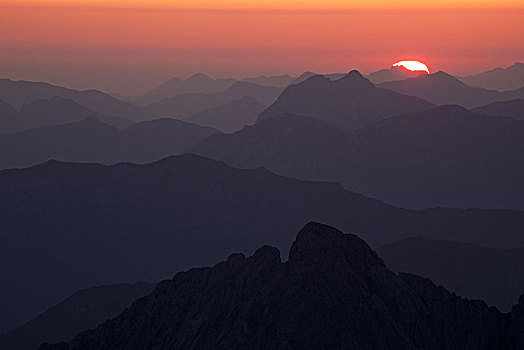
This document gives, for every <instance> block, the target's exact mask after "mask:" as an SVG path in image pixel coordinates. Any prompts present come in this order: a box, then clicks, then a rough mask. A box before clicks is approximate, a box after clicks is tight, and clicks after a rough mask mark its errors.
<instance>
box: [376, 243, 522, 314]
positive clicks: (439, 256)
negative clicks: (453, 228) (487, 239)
mask: <svg viewBox="0 0 524 350" xmlns="http://www.w3.org/2000/svg"><path fill="white" fill-rule="evenodd" d="M377 253H378V254H379V255H380V257H381V258H382V259H384V261H385V262H386V264H387V265H388V266H389V268H391V269H392V270H393V271H397V272H398V271H400V272H409V273H414V274H417V275H420V276H424V277H427V278H430V279H431V280H432V281H433V282H435V283H437V284H439V285H443V286H444V287H445V288H447V289H449V290H452V291H454V292H456V293H457V294H459V295H461V296H465V297H469V298H474V299H481V300H484V301H486V302H487V303H488V304H489V305H494V306H496V307H497V308H499V309H500V310H502V311H504V312H508V311H511V307H512V306H513V305H514V304H515V303H516V302H517V300H518V298H519V296H520V295H521V294H523V292H524V248H513V249H499V248H488V247H483V246H479V245H477V244H472V243H463V242H455V241H449V240H435V239H426V238H422V237H415V238H408V239H406V240H402V241H400V242H395V243H392V244H390V245H387V246H384V247H381V248H379V249H377Z"/></svg>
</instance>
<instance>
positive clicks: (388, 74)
mask: <svg viewBox="0 0 524 350" xmlns="http://www.w3.org/2000/svg"><path fill="white" fill-rule="evenodd" d="M420 74H424V75H425V74H427V73H426V72H424V71H411V70H409V69H406V68H404V67H402V66H400V67H395V66H392V67H390V68H389V69H381V70H378V71H376V72H373V73H370V74H369V75H367V76H366V78H368V79H369V81H371V82H372V83H373V84H382V83H386V82H388V81H397V80H406V79H409V78H415V77H418V76H419V75H420Z"/></svg>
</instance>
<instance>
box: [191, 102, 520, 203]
mask: <svg viewBox="0 0 524 350" xmlns="http://www.w3.org/2000/svg"><path fill="white" fill-rule="evenodd" d="M190 151H191V152H193V153H196V154H201V155H203V156H206V157H210V158H213V159H217V160H222V161H225V162H226V163H228V164H231V165H232V166H236V167H241V168H256V167H260V166H262V167H265V168H267V169H269V170H271V171H274V172H276V173H278V174H281V175H284V176H291V177H296V178H302V179H309V180H321V181H335V182H339V183H341V184H342V185H344V186H345V187H346V188H347V189H349V190H352V191H355V192H359V193H363V194H366V195H369V196H372V197H375V198H380V199H382V200H385V201H387V202H389V203H393V204H396V205H400V206H405V207H410V208H427V207H435V206H445V207H462V208H464V207H480V208H508V209H524V186H522V178H524V124H523V123H522V122H520V121H516V120H514V119H510V118H500V117H493V116H486V115H482V114H477V113H473V112H470V111H468V110H466V109H464V108H462V107H459V106H442V107H437V108H433V109H430V110H425V111H422V112H416V113H409V114H405V115H401V116H397V117H392V118H388V119H385V120H382V121H380V122H376V123H374V124H372V125H370V126H368V127H367V128H363V129H360V130H354V131H345V130H342V129H340V128H337V127H336V126H334V125H332V124H328V123H324V122H322V121H319V120H313V119H311V118H307V117H301V116H296V115H291V114H281V115H279V116H275V117H270V118H267V119H262V120H260V121H259V122H257V123H256V124H255V125H254V126H252V127H245V128H243V129H242V130H240V131H238V132H236V133H234V134H231V135H212V136H210V137H208V138H207V139H205V140H204V141H202V142H200V143H198V144H196V145H195V146H194V147H192V148H191V149H190Z"/></svg>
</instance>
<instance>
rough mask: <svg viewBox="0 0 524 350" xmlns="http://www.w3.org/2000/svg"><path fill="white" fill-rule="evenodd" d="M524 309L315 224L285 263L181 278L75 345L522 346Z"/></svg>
mask: <svg viewBox="0 0 524 350" xmlns="http://www.w3.org/2000/svg"><path fill="white" fill-rule="evenodd" d="M522 309H523V306H522V304H519V305H517V306H516V307H515V309H514V311H513V312H512V313H511V314H502V313H501V312H499V311H498V310H497V309H495V308H490V307H488V306H487V305H486V304H485V303H484V302H482V301H476V300H468V299H462V298H460V297H458V296H456V295H455V294H452V293H450V292H448V291H447V290H445V289H444V288H442V287H437V286H436V285H434V284H433V283H432V282H431V281H430V280H427V279H424V278H421V277H418V276H414V275H409V274H400V275H396V274H394V273H393V272H391V271H390V270H389V269H388V268H387V267H386V265H385V264H384V263H383V261H382V260H381V259H380V258H379V257H378V256H377V255H376V253H375V252H374V251H373V250H371V249H370V247H369V246H368V245H367V244H366V243H365V242H364V241H363V240H361V239H360V238H359V237H358V236H355V235H350V234H347V235H344V234H343V233H341V232H340V231H338V230H336V229H334V228H332V227H329V226H324V225H321V224H316V223H310V224H308V225H306V226H305V227H304V228H303V229H302V230H301V231H300V232H299V234H298V236H297V238H296V240H295V242H294V243H293V245H292V247H291V249H290V251H289V260H288V261H286V262H284V263H282V261H281V257H280V252H279V251H278V249H276V248H273V247H269V246H264V247H262V248H260V249H258V250H257V251H256V252H255V254H254V255H253V256H251V257H248V258H246V257H245V256H244V255H242V254H233V255H231V256H230V257H229V258H228V259H227V261H224V262H221V263H219V264H217V265H215V266H214V267H212V268H204V269H193V270H190V271H188V272H182V273H178V274H177V275H176V276H175V277H174V278H173V279H172V280H168V281H164V282H162V283H160V284H159V286H158V287H157V288H156V289H155V291H154V292H153V293H152V294H150V295H149V296H147V297H145V298H142V299H140V300H138V301H136V302H135V303H133V305H132V306H131V308H129V309H127V310H125V311H124V312H123V313H122V314H121V315H120V316H118V317H116V318H114V319H112V320H109V321H107V322H105V323H103V324H102V325H100V326H99V327H98V328H97V329H95V330H92V331H87V332H84V333H81V334H79V335H78V336H77V337H75V338H74V339H73V340H72V341H71V342H70V343H61V344H57V345H43V346H42V347H41V348H40V349H41V350H53V349H56V350H66V349H67V350H73V349H78V350H80V349H122V350H124V349H159V350H160V349H214V350H220V349H224V350H225V349H268V350H269V349H286V350H287V349H304V350H306V349H315V350H316V349H404V350H408V349H446V350H454V349H456V350H464V349H493V350H495V349H497V350H498V349H508V350H510V349H520V348H521V346H522V341H523V337H524V334H523V333H522V332H521V327H522V326H521V325H522V322H523V318H524V314H523V310H522Z"/></svg>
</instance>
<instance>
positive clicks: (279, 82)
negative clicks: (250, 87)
mask: <svg viewBox="0 0 524 350" xmlns="http://www.w3.org/2000/svg"><path fill="white" fill-rule="evenodd" d="M295 79H296V78H294V77H292V76H290V75H287V74H286V75H277V76H265V75H262V76H259V77H254V78H244V79H242V81H247V82H248V83H253V84H258V85H266V86H274V87H278V88H285V87H286V86H288V85H289V84H291V83H293V81H294V80H295Z"/></svg>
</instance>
